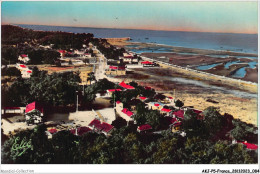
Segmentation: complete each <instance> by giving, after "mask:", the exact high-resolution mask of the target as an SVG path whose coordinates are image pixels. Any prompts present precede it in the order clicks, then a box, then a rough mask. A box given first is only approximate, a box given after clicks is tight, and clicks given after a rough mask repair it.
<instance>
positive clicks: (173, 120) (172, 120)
mask: <svg viewBox="0 0 260 174" xmlns="http://www.w3.org/2000/svg"><path fill="white" fill-rule="evenodd" d="M170 122H171V124H174V123H176V122H178V120H177V119H176V118H172V119H171V120H170Z"/></svg>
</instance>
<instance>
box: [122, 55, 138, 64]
mask: <svg viewBox="0 0 260 174" xmlns="http://www.w3.org/2000/svg"><path fill="white" fill-rule="evenodd" d="M123 56H124V57H123V62H125V63H130V64H136V63H138V58H137V57H135V56H134V55H133V54H132V53H123Z"/></svg>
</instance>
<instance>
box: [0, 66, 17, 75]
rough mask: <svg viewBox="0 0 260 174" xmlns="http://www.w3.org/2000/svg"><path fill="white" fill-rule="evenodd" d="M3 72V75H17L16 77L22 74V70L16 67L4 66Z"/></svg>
mask: <svg viewBox="0 0 260 174" xmlns="http://www.w3.org/2000/svg"><path fill="white" fill-rule="evenodd" d="M1 74H2V76H16V77H21V75H22V74H21V72H20V71H19V70H18V69H17V68H15V67H10V68H7V67H5V68H2V69H1Z"/></svg>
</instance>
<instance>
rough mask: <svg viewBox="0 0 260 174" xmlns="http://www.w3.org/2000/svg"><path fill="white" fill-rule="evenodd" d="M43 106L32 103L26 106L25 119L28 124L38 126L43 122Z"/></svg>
mask: <svg viewBox="0 0 260 174" xmlns="http://www.w3.org/2000/svg"><path fill="white" fill-rule="evenodd" d="M43 117H44V112H43V106H42V105H41V104H40V103H38V102H32V103H30V104H28V105H27V106H26V109H25V119H26V122H27V123H28V124H38V123H41V122H42V121H43Z"/></svg>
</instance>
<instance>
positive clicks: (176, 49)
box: [107, 38, 258, 57]
mask: <svg viewBox="0 0 260 174" xmlns="http://www.w3.org/2000/svg"><path fill="white" fill-rule="evenodd" d="M112 39H113V38H112ZM112 39H109V38H107V41H108V42H109V43H110V44H112V45H114V46H119V47H126V46H127V45H138V46H137V47H141V48H142V47H147V46H155V47H165V48H172V49H174V52H176V53H181V52H186V53H196V54H202V55H207V54H219V55H227V54H228V55H229V56H246V57H258V54H256V53H244V52H234V51H228V50H214V49H200V48H186V47H182V46H172V45H166V44H157V43H144V42H132V41H127V42H126V40H124V39H125V38H117V39H116V40H112ZM147 53H148V52H147Z"/></svg>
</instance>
